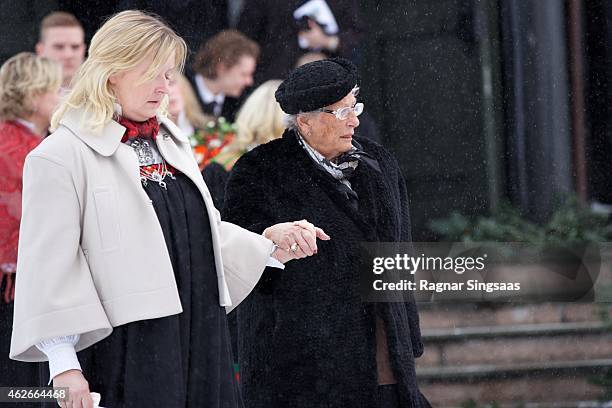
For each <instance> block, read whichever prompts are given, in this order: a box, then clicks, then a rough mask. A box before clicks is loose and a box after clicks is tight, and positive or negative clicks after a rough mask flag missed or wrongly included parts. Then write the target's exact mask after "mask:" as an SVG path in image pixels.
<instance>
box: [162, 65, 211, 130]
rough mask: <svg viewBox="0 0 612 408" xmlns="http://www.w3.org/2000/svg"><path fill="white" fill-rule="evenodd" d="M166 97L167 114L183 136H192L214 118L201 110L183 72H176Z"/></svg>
mask: <svg viewBox="0 0 612 408" xmlns="http://www.w3.org/2000/svg"><path fill="white" fill-rule="evenodd" d="M168 98H169V100H168V116H169V117H170V120H172V121H173V122H174V123H175V124H176V125H177V126H178V127H179V129H181V131H182V132H183V134H184V135H185V136H192V135H193V134H194V133H195V132H196V131H197V130H198V129H203V128H204V127H205V126H206V124H207V123H209V122H210V121H211V120H215V118H214V117H213V116H210V115H207V114H205V113H204V112H203V111H202V108H200V104H199V103H198V99H197V98H196V95H195V93H194V91H193V88H192V87H191V85H190V84H189V81H188V80H187V78H185V76H184V75H183V74H180V73H177V74H176V76H175V79H174V80H173V81H172V82H171V83H170V92H169V93H168Z"/></svg>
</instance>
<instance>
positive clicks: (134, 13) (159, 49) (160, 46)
mask: <svg viewBox="0 0 612 408" xmlns="http://www.w3.org/2000/svg"><path fill="white" fill-rule="evenodd" d="M173 53H174V58H175V62H176V67H177V70H178V71H179V72H180V71H182V70H183V67H184V65H185V57H186V55H187V45H186V44H185V41H184V40H183V39H182V38H181V37H180V36H179V35H178V34H176V33H175V32H174V31H173V30H172V29H171V28H170V27H168V26H167V25H166V24H164V23H163V22H162V21H161V20H160V19H159V18H158V17H156V16H153V15H151V14H147V13H144V12H142V11H138V10H127V11H123V12H121V13H118V14H115V15H114V16H113V17H111V18H110V19H109V20H108V21H107V22H106V23H104V25H102V27H100V29H99V30H98V31H97V32H96V34H95V35H94V36H93V38H92V39H91V44H90V46H89V57H88V58H87V60H86V61H85V63H84V64H83V65H81V67H80V68H79V70H78V71H77V74H76V75H75V77H74V79H73V81H72V84H71V85H72V90H71V91H70V93H69V94H68V96H67V98H66V100H65V101H64V102H63V103H62V104H61V105H60V107H59V109H58V110H57V112H55V114H54V115H53V118H52V119H51V130H55V129H57V127H58V126H59V122H60V120H61V119H62V117H63V116H64V115H65V114H66V113H67V112H68V111H69V110H71V109H79V108H81V109H84V110H85V112H86V113H87V114H88V116H89V118H88V120H89V126H90V128H91V129H92V130H99V129H101V128H102V127H103V126H104V125H106V124H107V123H108V122H109V121H110V120H111V119H112V117H113V114H114V109H115V108H114V102H115V96H114V95H113V92H112V89H111V88H110V84H109V77H110V76H111V75H114V74H118V73H121V72H125V71H129V70H130V69H133V68H134V67H135V66H136V65H138V64H139V63H140V62H142V60H143V59H145V58H146V57H147V56H149V55H152V56H153V61H152V63H151V66H150V67H149V69H148V70H147V72H146V73H145V74H144V75H143V78H142V82H146V81H150V80H152V79H153V78H155V76H157V75H158V73H159V72H160V71H161V69H162V66H163V64H164V63H165V62H166V61H167V60H168V58H169V57H170V56H171V55H172V54H173ZM167 105H168V97H167V96H165V97H164V102H163V103H162V106H163V107H166V106H167ZM162 110H163V109H162ZM160 113H163V112H160Z"/></svg>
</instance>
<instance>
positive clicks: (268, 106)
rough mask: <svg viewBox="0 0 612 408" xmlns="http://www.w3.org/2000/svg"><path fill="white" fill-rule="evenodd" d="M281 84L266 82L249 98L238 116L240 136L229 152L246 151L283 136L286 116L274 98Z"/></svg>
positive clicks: (272, 81) (271, 81) (278, 82)
mask: <svg viewBox="0 0 612 408" xmlns="http://www.w3.org/2000/svg"><path fill="white" fill-rule="evenodd" d="M281 82H282V81H280V80H270V81H266V82H264V83H263V84H261V85H260V86H259V87H258V88H257V89H255V91H253V93H252V94H251V95H250V96H249V97H248V98H247V100H246V101H245V102H244V105H242V108H240V111H238V114H237V116H236V125H237V126H238V134H237V137H236V139H234V141H233V142H232V143H231V144H230V145H228V150H235V151H245V150H247V148H248V147H249V146H252V145H260V144H264V143H268V142H269V141H270V140H274V139H278V138H279V137H281V136H282V134H283V131H284V130H285V123H284V116H285V114H284V112H283V110H282V109H281V107H280V105H279V104H278V102H276V99H275V97H274V92H276V89H277V88H278V86H279V85H280V84H281Z"/></svg>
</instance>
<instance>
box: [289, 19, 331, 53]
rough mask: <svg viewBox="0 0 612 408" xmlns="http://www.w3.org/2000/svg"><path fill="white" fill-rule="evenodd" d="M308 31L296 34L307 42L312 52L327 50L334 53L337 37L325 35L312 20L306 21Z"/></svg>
mask: <svg viewBox="0 0 612 408" xmlns="http://www.w3.org/2000/svg"><path fill="white" fill-rule="evenodd" d="M308 28H309V29H308V30H304V31H300V33H299V34H298V35H299V36H300V37H301V38H304V39H305V40H306V41H308V48H311V49H314V50H320V49H327V50H330V51H334V49H333V48H335V47H334V46H333V45H334V44H335V42H336V40H337V37H335V36H333V35H327V34H325V31H323V29H322V28H321V26H320V25H318V24H317V23H316V22H314V21H313V20H308Z"/></svg>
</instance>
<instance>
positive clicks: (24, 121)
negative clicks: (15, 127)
mask: <svg viewBox="0 0 612 408" xmlns="http://www.w3.org/2000/svg"><path fill="white" fill-rule="evenodd" d="M17 122H19V123H21V124H22V125H23V126H25V127H27V128H28V129H30V130H31V131H32V133H36V131H35V129H36V127H35V126H34V124H33V123H32V122H29V121H27V120H25V119H21V118H17Z"/></svg>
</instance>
